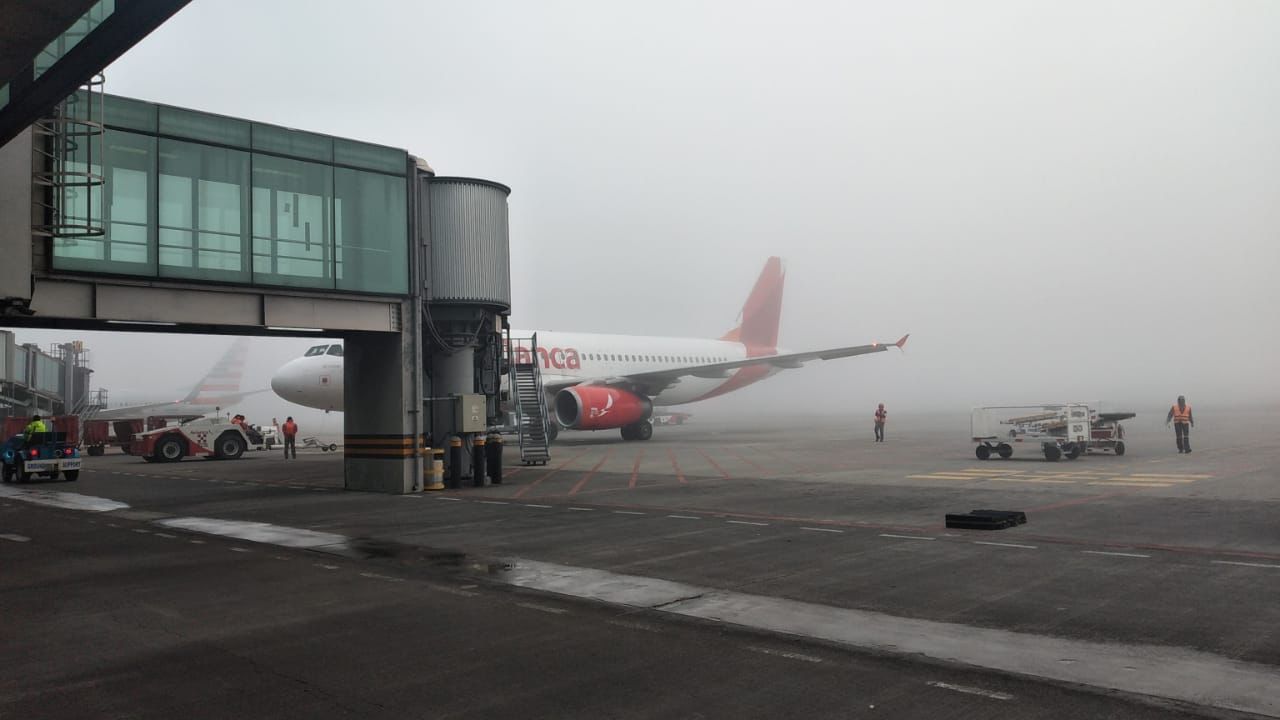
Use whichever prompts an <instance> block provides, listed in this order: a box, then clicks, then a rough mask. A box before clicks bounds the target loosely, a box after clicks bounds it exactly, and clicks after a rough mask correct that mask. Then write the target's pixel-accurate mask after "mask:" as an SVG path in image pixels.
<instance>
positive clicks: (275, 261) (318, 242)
mask: <svg viewBox="0 0 1280 720" xmlns="http://www.w3.org/2000/svg"><path fill="white" fill-rule="evenodd" d="M332 207H333V168H332V167H329V166H328V165H319V164H317V163H311V162H303V161H301V160H286V159H284V158H278V157H272V156H269V155H260V154H256V153H255V154H254V155H253V281H254V282H255V283H258V284H262V285H291V286H295V287H312V288H329V289H332V288H333V287H334V280H333V270H332V268H333V263H332V258H331V257H330V253H331V252H332V249H333V241H332V238H333V228H332V227H331V222H332V221H331V218H332Z"/></svg>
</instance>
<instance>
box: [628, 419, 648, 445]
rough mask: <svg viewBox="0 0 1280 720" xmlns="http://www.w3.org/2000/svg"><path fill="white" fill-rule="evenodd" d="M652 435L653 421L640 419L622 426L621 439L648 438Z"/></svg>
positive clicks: (641, 439) (642, 439)
mask: <svg viewBox="0 0 1280 720" xmlns="http://www.w3.org/2000/svg"><path fill="white" fill-rule="evenodd" d="M652 437H653V423H651V422H649V421H648V420H642V421H640V422H638V423H633V424H631V425H623V426H622V439H623V440H640V441H644V440H648V439H650V438H652Z"/></svg>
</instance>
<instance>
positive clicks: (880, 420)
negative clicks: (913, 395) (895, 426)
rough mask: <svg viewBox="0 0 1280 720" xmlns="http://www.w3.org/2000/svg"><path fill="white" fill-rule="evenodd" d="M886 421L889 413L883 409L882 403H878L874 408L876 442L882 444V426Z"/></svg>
mask: <svg viewBox="0 0 1280 720" xmlns="http://www.w3.org/2000/svg"><path fill="white" fill-rule="evenodd" d="M888 419H889V411H888V410H885V409H884V403H880V407H878V408H876V442H884V424H885V422H886V421H887V420H888Z"/></svg>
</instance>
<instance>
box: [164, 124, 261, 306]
mask: <svg viewBox="0 0 1280 720" xmlns="http://www.w3.org/2000/svg"><path fill="white" fill-rule="evenodd" d="M248 205H249V153H247V152H242V151H239V150H228V149H225V148H217V147H211V146H208V145H197V144H194V143H186V142H179V141H176V140H161V141H160V218H159V229H160V238H159V241H160V242H159V256H160V276H161V277H177V278H194V279H198V280H215V281H223V282H249V280H250V273H249V213H248Z"/></svg>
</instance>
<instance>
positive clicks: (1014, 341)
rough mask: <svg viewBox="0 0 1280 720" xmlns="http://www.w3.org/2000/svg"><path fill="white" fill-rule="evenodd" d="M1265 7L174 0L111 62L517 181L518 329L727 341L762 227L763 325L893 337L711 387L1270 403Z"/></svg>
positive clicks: (805, 341) (1279, 91) (899, 398)
mask: <svg viewBox="0 0 1280 720" xmlns="http://www.w3.org/2000/svg"><path fill="white" fill-rule="evenodd" d="M1277 27H1280V3H1276V2H1272V1H1270V0H1257V1H1255V2H1245V1H1243V0H1233V1H1232V2H1210V1H1205V2H1174V1H1170V0H1152V1H1150V2H1081V1H1079V0H1072V1H1070V2H1066V1H1063V2H1053V3H1042V2H1027V1H1026V0H1009V1H1008V2H989V1H980V0H971V1H970V2H964V3H956V2H950V1H947V0H940V1H938V2H892V3H890V2H862V3H853V2H847V3H846V2H826V3H817V2H789V3H781V2H773V3H761V2H741V1H737V0H735V1H733V2H718V3H711V2H701V3H690V2H655V1H653V0H649V1H647V2H643V3H638V2H637V3H617V2H613V3H599V2H587V1H585V0H584V1H583V2H537V3H523V2H507V3H502V2H474V3H459V2H449V3H446V2H409V1H407V0H406V1H404V2H391V1H389V0H384V1H376V0H367V1H366V2H363V3H351V2H345V1H344V2H330V1H323V2H322V1H318V0H293V1H286V0H274V1H273V2H269V3H263V2H257V1H248V0H216V1H215V0H193V2H192V3H191V4H190V5H189V6H188V7H187V8H186V9H184V10H182V11H181V12H180V13H179V14H178V15H177V16H176V17H174V18H173V19H172V20H171V21H169V22H168V23H166V24H165V25H164V26H163V27H161V28H160V29H159V30H157V31H156V32H155V33H154V34H153V35H151V36H150V37H148V38H147V39H146V40H144V41H143V42H142V43H140V44H139V45H138V46H137V47H135V48H134V49H133V50H132V51H130V52H129V53H128V54H127V55H125V56H124V57H123V58H122V59H121V60H120V61H119V62H117V63H116V64H115V65H113V66H112V67H110V68H109V69H108V71H107V73H106V76H107V88H108V90H109V91H110V92H113V93H118V94H124V95H132V96H137V97H142V98H145V99H148V100H153V101H158V102H164V103H170V104H175V105H180V106H187V107H193V108H198V109H202V110H209V111H214V112H219V113H226V114H230V115H236V116H242V117H248V118H252V119H256V120H262V121H268V122H275V123H280V124H283V125H287V126H291V127H297V128H304V129H310V130H315V131H320V132H326V133H332V134H336V135H341V136H346V137H352V138H357V139H362V140H368V141H373V142H379V143H385V144H389V145H394V146H397V147H403V148H405V149H407V150H409V151H410V152H411V153H413V154H415V155H418V156H421V157H423V158H424V159H426V160H427V161H428V162H429V163H430V164H431V165H432V167H434V168H435V169H436V171H437V172H438V173H440V174H446V175H470V176H478V177H484V178H490V179H493V180H497V181H500V182H503V183H506V184H508V185H510V186H511V187H512V188H513V193H512V195H511V203H510V208H511V253H512V260H513V271H512V284H513V291H514V303H515V308H514V312H513V319H514V321H515V323H516V324H517V325H518V326H520V327H538V328H545V329H560V330H580V331H601V332H621V333H630V334H670V335H687V336H706V337H715V336H719V335H720V334H721V333H723V332H724V331H725V330H727V329H728V328H729V327H731V326H732V325H733V324H734V320H735V316H736V314H737V311H738V310H739V308H740V306H741V304H742V301H743V299H744V298H745V296H746V294H747V291H748V290H749V288H750V286H751V284H752V282H753V281H754V279H755V276H756V274H757V273H758V272H759V270H760V267H761V266H762V265H763V263H764V261H765V258H766V257H767V256H769V255H771V254H778V255H781V256H783V257H784V258H785V259H786V261H787V269H788V285H787V299H786V304H785V310H784V320H783V322H784V325H783V329H782V341H783V342H784V343H785V344H786V345H787V346H789V347H791V348H794V349H808V348H815V347H824V346H832V345H844V344H857V343H863V342H867V341H871V340H881V341H892V340H894V339H896V338H897V337H899V336H900V335H901V334H903V333H904V332H911V333H912V340H911V343H910V345H909V346H908V349H907V353H906V354H905V355H899V354H898V353H886V354H883V355H877V356H872V357H864V358H856V359H852V360H845V361H840V362H833V363H826V364H820V365H818V366H810V367H808V368H806V369H804V370H801V371H794V372H789V373H784V374H783V376H780V377H777V378H774V379H773V380H771V381H770V382H769V383H767V384H765V385H762V386H759V387H755V388H752V389H749V390H746V391H743V392H741V393H738V394H736V395H734V396H730V397H727V398H724V399H723V400H718V401H716V403H718V405H711V406H709V407H708V408H707V410H708V411H709V412H711V413H713V414H714V413H715V412H716V411H717V410H737V409H744V408H748V407H754V406H757V405H760V404H769V405H774V406H776V405H779V404H785V405H787V406H792V407H808V406H822V405H826V406H827V407H830V406H831V405H832V404H835V405H841V406H849V407H851V408H854V409H855V410H857V411H858V412H859V413H861V412H862V411H863V410H864V409H865V411H866V413H869V412H870V409H869V407H868V406H869V404H872V403H874V402H876V401H884V402H886V403H889V404H890V406H891V407H896V408H899V409H902V410H915V409H918V410H932V409H941V408H961V409H964V408H967V407H969V406H971V405H977V404H997V403H1011V402H1013V403H1016V402H1038V401H1042V400H1053V399H1074V398H1082V399H1096V398H1102V399H1109V400H1113V401H1116V402H1121V403H1128V404H1132V405H1135V406H1141V407H1146V406H1148V405H1159V404H1161V403H1166V402H1167V401H1168V400H1170V399H1172V398H1173V397H1174V396H1176V395H1177V394H1178V393H1185V394H1187V395H1188V397H1189V398H1191V399H1192V401H1193V402H1198V405H1197V407H1203V406H1206V405H1213V404H1215V403H1218V404H1226V403H1238V402H1242V401H1255V400H1256V401H1265V402H1275V401H1277V400H1278V399H1280V382H1278V381H1277V380H1276V379H1275V367H1276V366H1277V364H1278V363H1277V359H1278V355H1280V352H1278V351H1280V323H1277V321H1276V314H1277V313H1276V310H1277V307H1280V289H1277V284H1276V282H1275V279H1274V276H1275V274H1276V271H1277V270H1278V269H1280V242H1278V240H1280V237H1277V236H1278V235H1280V202H1277V198H1280V84H1277V83H1276V82H1275V72H1276V68H1278V67H1280V43H1277V42H1275V30H1276V28H1277ZM20 336H26V333H20ZM42 337H43V336H42ZM193 342H195V341H193ZM128 343H129V346H130V347H152V346H153V345H155V346H164V347H169V348H174V347H177V346H176V345H175V344H174V343H172V342H169V343H168V344H167V345H165V344H164V343H162V342H160V341H158V340H152V339H144V340H142V341H139V340H136V339H133V338H130V339H129V340H128ZM199 343H200V344H199V346H198V347H199V348H200V350H201V351H202V352H205V351H207V352H212V353H214V354H215V355H216V353H217V352H218V351H220V349H221V346H222V345H223V344H225V341H223V340H217V339H210V340H200V341H199ZM306 344H307V343H306V342H305V341H302V342H297V341H273V342H263V343H260V344H259V345H258V346H257V348H258V349H257V350H256V351H257V352H259V353H260V356H263V357H268V356H269V357H270V358H271V361H272V362H273V361H274V360H275V359H287V357H288V356H289V355H290V354H293V353H295V352H298V351H300V350H301V349H302V348H305V346H306ZM92 345H93V347H94V350H95V351H96V353H97V355H96V361H97V362H98V364H99V366H100V368H101V372H100V380H101V381H102V382H103V384H106V385H110V384H112V383H117V384H126V381H127V380H129V379H128V378H127V377H126V378H121V377H118V376H117V375H116V372H117V371H115V370H111V371H109V370H108V363H106V362H104V360H105V358H104V356H105V355H109V354H112V353H119V352H121V351H122V348H123V347H126V345H125V344H124V343H123V342H122V341H120V340H117V339H113V338H111V337H107V336H96V335H95V336H94V337H93V338H92ZM182 347H183V348H184V349H185V348H186V347H187V346H186V345H185V344H184V345H183V346H182ZM191 347H192V348H195V347H196V345H192V346H191ZM277 356H278V357H277ZM157 359H158V356H157ZM265 364H269V363H264V365H265ZM151 372H152V370H150V369H149V370H147V373H148V374H150V373H151ZM156 372H159V373H161V375H159V376H163V377H164V378H165V379H166V381H167V380H168V379H169V375H170V374H172V373H173V371H172V370H171V369H168V368H166V369H162V370H158V371H156ZM267 374H269V372H268V373H267ZM159 376H157V377H159ZM181 379H182V378H179V377H177V376H174V377H173V382H172V384H173V385H175V386H176V385H178V384H180V382H179V381H180V380H181ZM260 380H261V383H262V384H264V385H265V380H266V378H260ZM694 411H695V412H698V410H697V409H694ZM864 414H865V413H864ZM1161 419H1162V418H1161Z"/></svg>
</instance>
